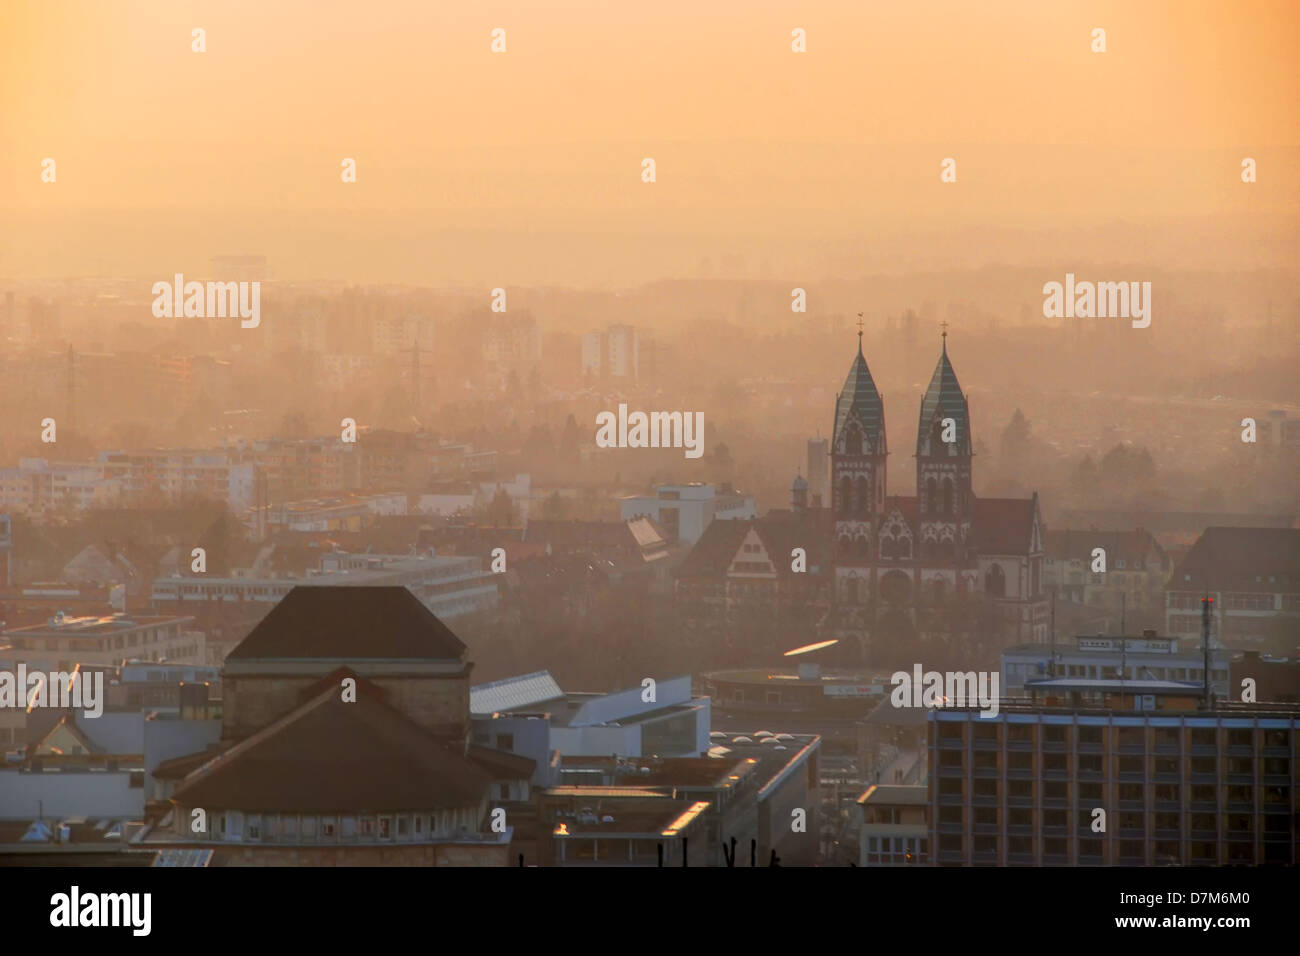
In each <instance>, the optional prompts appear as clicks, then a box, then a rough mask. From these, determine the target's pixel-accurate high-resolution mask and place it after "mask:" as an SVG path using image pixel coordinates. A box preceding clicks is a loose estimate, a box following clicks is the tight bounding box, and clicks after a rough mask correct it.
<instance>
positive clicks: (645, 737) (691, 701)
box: [470, 671, 712, 785]
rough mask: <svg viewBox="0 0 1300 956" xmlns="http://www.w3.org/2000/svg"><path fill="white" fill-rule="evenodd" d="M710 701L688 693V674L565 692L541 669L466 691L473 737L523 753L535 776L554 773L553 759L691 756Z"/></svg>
mask: <svg viewBox="0 0 1300 956" xmlns="http://www.w3.org/2000/svg"><path fill="white" fill-rule="evenodd" d="M711 712H712V711H711V701H710V700H709V698H708V697H695V696H694V695H693V694H692V693H691V679H690V677H675V678H669V679H666V680H661V681H658V682H656V684H655V685H654V691H653V695H652V697H650V698H649V699H647V688H646V687H645V686H642V687H635V688H631V689H628V690H623V691H617V692H615V693H612V694H594V693H568V694H566V693H565V692H564V691H563V690H561V689H560V686H559V684H557V683H556V682H555V679H554V678H553V677H552V676H551V675H550V672H548V671H537V672H535V673H532V674H523V675H521V676H519V677H511V678H506V679H505V680H499V681H493V682H492V683H490V684H480V685H478V686H476V687H472V688H471V689H470V713H471V717H472V720H473V733H474V741H475V742H476V743H480V744H483V745H484V746H491V747H495V748H496V749H498V750H504V751H509V752H511V753H516V754H520V755H522V756H525V757H528V758H529V759H531V760H534V761H536V763H537V773H538V776H537V777H536V779H535V781H534V782H536V783H538V784H542V785H549V784H552V783H556V782H558V781H557V780H556V779H554V774H553V766H552V757H553V755H556V754H559V755H561V756H569V757H579V756H591V755H599V756H605V757H608V756H610V755H615V756H619V757H640V756H642V755H651V754H658V755H660V756H663V757H686V756H695V757H698V756H700V755H701V754H703V753H705V752H707V751H708V749H709V722H710V719H711Z"/></svg>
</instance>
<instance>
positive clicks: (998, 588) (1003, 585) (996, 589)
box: [984, 564, 1007, 597]
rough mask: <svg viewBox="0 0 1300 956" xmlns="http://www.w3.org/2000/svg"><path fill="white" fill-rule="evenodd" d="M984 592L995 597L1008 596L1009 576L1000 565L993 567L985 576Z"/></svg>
mask: <svg viewBox="0 0 1300 956" xmlns="http://www.w3.org/2000/svg"><path fill="white" fill-rule="evenodd" d="M984 590H985V591H987V592H988V593H989V594H991V595H992V596H993V597H1006V596H1007V576H1006V574H1005V573H1004V572H1003V570H1002V566H1001V565H1000V564H994V565H991V566H990V567H989V570H988V573H987V574H986V575H984Z"/></svg>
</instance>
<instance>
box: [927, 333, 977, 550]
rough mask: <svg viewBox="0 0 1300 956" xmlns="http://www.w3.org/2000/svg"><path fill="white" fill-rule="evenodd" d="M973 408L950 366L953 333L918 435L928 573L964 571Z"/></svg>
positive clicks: (970, 502) (970, 503)
mask: <svg viewBox="0 0 1300 956" xmlns="http://www.w3.org/2000/svg"><path fill="white" fill-rule="evenodd" d="M972 455H973V451H972V447H971V433H970V408H969V406H968V405H967V402H966V396H965V395H964V394H962V390H961V385H960V384H959V383H958V382H957V373H956V372H954V371H953V369H952V363H951V362H949V361H948V332H947V330H946V329H945V330H944V333H943V352H942V354H940V356H939V364H938V365H937V366H935V369H934V375H933V376H932V377H931V379H930V387H929V388H927V389H926V391H925V397H924V398H923V399H922V400H921V420H920V422H919V423H918V425H917V429H916V498H917V522H918V524H919V525H920V549H919V550H920V555H919V556H920V558H921V561H922V563H923V564H924V565H926V566H929V567H952V566H953V565H954V564H955V565H958V566H961V565H964V564H965V563H966V561H967V555H966V540H967V537H968V536H969V534H970V524H971V516H972V514H973V513H974V510H975V500H974V495H973V494H972V492H971V457H972Z"/></svg>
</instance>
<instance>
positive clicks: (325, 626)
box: [229, 584, 465, 660]
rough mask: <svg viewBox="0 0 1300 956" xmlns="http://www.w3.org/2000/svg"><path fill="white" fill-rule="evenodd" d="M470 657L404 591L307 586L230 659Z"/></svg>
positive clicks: (448, 631) (264, 620)
mask: <svg viewBox="0 0 1300 956" xmlns="http://www.w3.org/2000/svg"><path fill="white" fill-rule="evenodd" d="M464 652H465V645H464V644H463V643H461V640H460V638H458V637H457V636H456V635H455V634H453V633H452V631H451V629H450V628H449V627H447V625H446V624H444V623H442V621H440V620H438V618H437V617H436V616H434V614H433V612H432V611H430V610H429V609H428V608H427V607H425V606H424V605H423V604H422V603H420V599H419V598H417V597H416V596H415V595H414V594H412V593H411V592H410V591H409V590H407V589H406V588H404V587H364V586H362V587H352V586H329V585H308V584H303V585H299V586H297V587H295V588H294V589H293V590H292V591H290V592H289V593H288V594H286V595H285V596H284V599H283V600H282V601H280V603H279V604H277V605H276V606H275V607H274V608H273V609H272V610H271V612H270V613H269V614H267V615H266V617H264V618H262V620H261V621H260V622H259V623H258V625H257V626H256V627H254V628H253V630H252V632H251V633H250V634H249V635H248V637H246V638H244V640H243V641H241V642H240V643H239V645H238V646H237V647H236V648H235V649H234V650H233V651H231V652H230V654H229V657H230V658H233V659H236V660H238V659H250V658H253V659H257V658H261V659H284V658H306V659H314V660H322V659H323V660H347V659H368V660H376V659H388V658H400V659H408V660H409V659H421V660H457V659H459V658H460V657H461V655H462V654H464Z"/></svg>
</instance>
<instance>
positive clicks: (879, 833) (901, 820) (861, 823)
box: [854, 783, 930, 866]
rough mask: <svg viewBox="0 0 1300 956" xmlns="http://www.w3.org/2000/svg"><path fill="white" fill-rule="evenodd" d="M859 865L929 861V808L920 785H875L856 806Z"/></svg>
mask: <svg viewBox="0 0 1300 956" xmlns="http://www.w3.org/2000/svg"><path fill="white" fill-rule="evenodd" d="M854 822H855V824H856V829H857V831H858V846H857V850H858V860H857V863H858V866H920V865H925V864H928V863H929V862H930V805H929V800H928V798H927V796H926V788H925V787H924V786H923V785H920V784H912V785H909V786H897V785H893V784H879V783H878V784H872V785H871V786H870V787H868V788H867V789H866V791H865V792H863V794H862V796H860V797H858V799H857V802H856V804H855V805H854Z"/></svg>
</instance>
